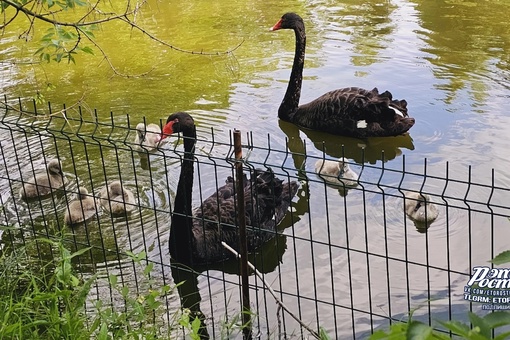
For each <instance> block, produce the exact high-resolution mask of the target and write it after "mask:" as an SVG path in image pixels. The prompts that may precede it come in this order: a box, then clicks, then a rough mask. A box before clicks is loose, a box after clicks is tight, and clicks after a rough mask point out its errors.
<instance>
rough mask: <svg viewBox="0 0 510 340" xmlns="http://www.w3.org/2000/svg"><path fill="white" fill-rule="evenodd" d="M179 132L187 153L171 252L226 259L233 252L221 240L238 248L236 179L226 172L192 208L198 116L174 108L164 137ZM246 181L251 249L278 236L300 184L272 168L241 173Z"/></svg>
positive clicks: (190, 258)
mask: <svg viewBox="0 0 510 340" xmlns="http://www.w3.org/2000/svg"><path fill="white" fill-rule="evenodd" d="M179 132H182V134H183V137H184V138H183V140H184V157H183V162H182V165H181V171H180V174H179V182H178V183H177V192H176V195H175V201H174V209H173V214H172V221H171V225H170V238H169V250H170V255H171V256H172V258H173V259H175V260H177V261H179V262H182V263H185V264H188V265H203V264H210V263H215V262H220V261H223V260H226V259H228V258H231V257H232V254H231V253H230V252H228V251H227V250H226V249H224V247H223V246H222V244H221V242H226V243H227V244H228V245H229V246H231V247H233V248H234V249H239V240H238V238H239V228H238V224H239V223H238V218H237V217H238V215H239V209H238V202H239V197H237V194H236V190H235V182H234V179H233V178H232V177H228V178H227V180H226V181H225V185H224V186H222V187H221V188H219V189H218V190H217V191H216V192H215V193H214V194H213V195H211V196H209V197H208V198H207V199H205V200H204V201H203V203H202V204H201V206H200V207H199V208H198V209H195V210H194V211H193V210H192V208H191V205H192V196H193V173H194V150H195V144H196V139H197V135H196V128H195V123H194V120H193V118H192V117H191V116H190V115H189V114H188V113H186V112H176V113H174V114H172V115H170V116H169V117H168V119H167V122H166V124H165V126H164V127H163V132H162V134H161V136H162V137H161V138H162V139H164V138H166V137H167V136H169V135H172V134H174V133H179ZM242 182H243V198H244V201H245V205H244V210H245V218H246V224H247V228H246V229H247V243H248V251H249V252H253V251H255V250H256V249H257V248H258V247H260V246H261V245H262V244H263V243H264V242H265V241H268V240H269V239H271V238H272V237H274V235H275V234H276V232H277V230H276V226H277V225H278V223H279V222H280V221H281V220H282V219H283V217H284V216H285V213H286V212H287V209H288V208H289V206H290V202H291V200H292V197H293V196H294V195H295V194H296V192H297V187H298V185H297V183H296V182H294V181H293V182H290V181H289V182H286V183H283V181H282V180H280V179H278V178H276V176H275V175H274V173H273V172H272V171H271V170H270V169H268V170H266V171H264V170H254V171H253V172H252V175H251V178H250V179H248V178H247V176H244V175H243V178H242ZM275 216H276V218H275Z"/></svg>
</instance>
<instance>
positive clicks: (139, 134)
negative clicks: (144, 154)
mask: <svg viewBox="0 0 510 340" xmlns="http://www.w3.org/2000/svg"><path fill="white" fill-rule="evenodd" d="M160 141H161V128H160V127H159V125H156V124H149V125H147V126H146V125H145V124H144V123H138V125H137V126H136V137H135V144H136V147H135V148H136V150H137V151H149V152H151V151H154V150H155V149H156V148H157V147H158V146H159V142H160Z"/></svg>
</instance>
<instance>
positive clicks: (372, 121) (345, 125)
mask: <svg viewBox="0 0 510 340" xmlns="http://www.w3.org/2000/svg"><path fill="white" fill-rule="evenodd" d="M279 29H293V30H294V32H295V36H296V51H295V56H294V63H293V65H292V72H291V74H290V80H289V84H288V87H287V92H286V93H285V96H284V98H283V101H282V103H281V105H280V108H279V109H278V117H279V118H280V119H283V120H286V121H289V122H292V123H294V124H296V125H299V126H301V127H305V128H309V129H312V130H319V131H324V132H329V133H332V134H337V135H344V136H351V137H357V138H364V137H385V136H397V135H401V134H403V133H404V132H407V131H408V130H409V129H410V128H411V127H412V126H413V125H414V118H411V117H409V115H408V114H407V102H406V101H405V100H393V99H392V95H391V93H390V92H388V91H385V92H383V93H381V94H379V92H378V91H377V89H376V88H374V89H373V90H371V91H367V90H365V89H360V88H357V87H349V88H342V89H338V90H335V91H331V92H328V93H326V94H324V95H322V96H321V97H319V98H317V99H315V100H314V101H312V102H310V103H308V104H304V105H301V106H299V98H300V95H301V83H302V80H303V66H304V62H305V45H306V34H305V25H304V23H303V19H301V17H300V16H299V15H297V14H295V13H286V14H284V15H283V16H282V18H281V19H280V21H278V22H277V23H276V24H275V25H274V26H273V28H272V30H273V31H274V30H279Z"/></svg>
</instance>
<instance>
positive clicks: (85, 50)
mask: <svg viewBox="0 0 510 340" xmlns="http://www.w3.org/2000/svg"><path fill="white" fill-rule="evenodd" d="M81 51H82V52H84V53H88V54H92V55H94V50H92V48H90V47H88V46H85V47H82V48H81Z"/></svg>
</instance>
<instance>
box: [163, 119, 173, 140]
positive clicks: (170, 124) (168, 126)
mask: <svg viewBox="0 0 510 340" xmlns="http://www.w3.org/2000/svg"><path fill="white" fill-rule="evenodd" d="M175 122H176V121H175V120H172V121H170V122H168V123H166V125H165V126H163V131H161V138H160V141H162V140H163V139H165V138H166V137H168V136H170V135H171V134H172V133H174V128H173V126H174V123H175Z"/></svg>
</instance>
